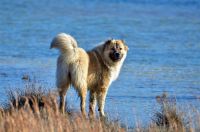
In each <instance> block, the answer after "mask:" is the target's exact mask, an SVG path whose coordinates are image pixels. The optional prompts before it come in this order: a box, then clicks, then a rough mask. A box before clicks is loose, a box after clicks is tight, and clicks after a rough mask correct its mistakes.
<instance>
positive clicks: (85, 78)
mask: <svg viewBox="0 0 200 132" xmlns="http://www.w3.org/2000/svg"><path fill="white" fill-rule="evenodd" d="M50 48H58V49H59V50H60V52H61V54H60V56H59V57H58V60H57V82H56V84H57V87H58V89H59V94H60V109H61V111H62V112H64V110H65V95H66V92H67V90H68V88H69V86H70V84H71V85H73V86H74V88H75V89H76V90H77V92H78V94H79V97H80V99H81V103H80V107H81V111H82V113H83V115H86V112H85V100H86V94H87V90H89V91H90V99H89V100H90V105H89V115H90V116H94V115H95V106H96V101H97V104H98V107H99V113H100V116H104V104H105V98H106V94H107V91H108V88H109V86H110V84H111V83H112V81H114V80H116V79H117V77H118V75H119V72H120V69H121V66H122V64H123V62H124V59H125V58H126V54H127V50H128V47H127V46H126V45H125V43H124V41H123V40H114V39H111V40H107V41H106V42H104V43H103V44H101V45H99V46H98V47H95V48H94V49H93V50H91V51H88V52H86V51H85V50H83V49H82V48H79V47H78V45H77V42H76V40H75V39H74V38H73V37H72V36H70V35H68V34H65V33H60V34H58V35H57V36H56V37H55V38H54V39H53V41H52V42H51V47H50Z"/></svg>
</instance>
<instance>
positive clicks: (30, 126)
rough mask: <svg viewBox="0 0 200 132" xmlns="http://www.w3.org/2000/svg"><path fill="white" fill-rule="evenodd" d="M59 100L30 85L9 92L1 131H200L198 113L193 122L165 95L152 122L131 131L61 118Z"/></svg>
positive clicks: (104, 123)
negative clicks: (23, 88) (23, 89)
mask: <svg viewBox="0 0 200 132" xmlns="http://www.w3.org/2000/svg"><path fill="white" fill-rule="evenodd" d="M57 96H58V95H57V94H56V93H54V92H46V91H45V90H42V88H36V86H35V85H29V87H28V88H26V89H25V91H22V90H20V91H19V90H18V91H15V92H10V93H9V103H8V104H7V105H4V106H3V108H1V109H0V131H1V132H4V131H6V132H13V131H20V132H21V131H22V132H27V131H28V132H31V131H34V132H46V131H48V132H63V131H66V132H71V131H81V132H82V131H87V132H93V131H95V132H102V131H106V132H107V131H112V132H115V131H120V132H121V131H136V132H174V131H175V132H187V131H191V132H192V131H198V130H199V124H200V123H199V122H200V115H199V114H198V112H197V111H196V113H197V114H196V118H194V119H193V120H194V121H193V122H192V120H189V118H187V117H188V116H187V115H186V113H183V112H181V111H180V109H179V108H178V107H177V106H176V100H175V98H169V97H168V96H167V95H166V94H163V95H161V96H157V98H156V99H157V102H158V104H159V105H160V110H159V111H157V112H156V113H155V114H154V116H153V118H152V122H151V123H150V124H149V125H146V126H143V127H142V126H136V127H134V128H132V129H127V128H125V127H122V126H121V125H120V124H119V122H114V121H109V120H102V119H99V118H96V119H88V118H87V119H86V118H84V117H82V116H81V114H80V113H78V112H76V113H75V112H74V113H69V112H65V113H64V114H62V113H61V112H60V111H59V107H58V100H57ZM194 122H195V123H194ZM191 123H193V124H192V125H191ZM133 125H134V124H133Z"/></svg>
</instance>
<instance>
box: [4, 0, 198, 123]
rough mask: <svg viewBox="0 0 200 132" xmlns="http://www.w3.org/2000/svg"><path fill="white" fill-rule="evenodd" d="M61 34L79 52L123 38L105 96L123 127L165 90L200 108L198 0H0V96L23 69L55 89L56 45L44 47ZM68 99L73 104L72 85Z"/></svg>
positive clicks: (145, 117)
mask: <svg viewBox="0 0 200 132" xmlns="http://www.w3.org/2000/svg"><path fill="white" fill-rule="evenodd" d="M60 32H66V33H70V34H71V35H73V36H74V37H75V38H76V39H77V40H78V43H79V46H80V47H82V48H84V49H86V50H89V49H92V48H93V47H94V46H96V45H97V44H98V43H99V42H102V41H104V40H106V39H108V38H119V39H124V40H125V41H126V42H127V44H128V46H129V49H130V50H129V52H128V55H127V59H126V61H125V63H124V66H123V68H122V70H121V74H120V76H119V78H118V79H117V81H115V82H114V83H113V84H112V85H111V87H110V89H109V92H108V96H107V100H106V106H105V110H106V112H107V113H108V115H110V116H111V118H113V119H115V118H119V119H120V121H121V122H123V123H125V124H128V125H130V126H131V125H134V124H135V122H136V121H138V120H140V121H141V122H148V121H150V119H151V117H152V114H153V111H154V110H155V109H156V101H155V96H157V95H160V94H162V93H163V92H164V91H165V92H168V94H169V95H174V96H176V98H177V101H178V103H179V104H181V105H182V104H192V105H195V106H196V107H197V108H198V109H199V108H200V103H199V100H198V99H197V98H199V95H200V1H198V0H171V1H170V2H169V1H167V0H157V1H154V0H125V1H123V0H111V1H110V0H95V1H92V2H91V1H89V0H86V1H82V0H76V1H72V0H71V1H63V0H61V1H56V0H44V1H40V0H34V1H29V0H20V1H19V0H13V1H7V0H1V1H0V84H1V85H0V97H1V99H0V100H1V102H2V101H4V100H5V99H6V94H5V93H6V90H8V89H12V88H20V87H22V86H23V85H24V81H23V80H22V79H21V78H22V76H23V75H24V74H28V75H30V76H31V77H33V78H35V79H36V80H37V81H38V82H40V83H41V84H42V85H43V86H44V87H46V88H50V89H55V68H56V58H57V56H58V51H56V50H50V49H49V45H50V42H51V40H52V38H53V37H54V36H55V35H56V34H57V33H60ZM68 101H69V105H70V106H69V107H71V108H72V109H78V108H79V100H78V98H77V95H76V93H75V92H74V90H70V91H69V93H68Z"/></svg>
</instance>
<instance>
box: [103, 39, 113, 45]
mask: <svg viewBox="0 0 200 132" xmlns="http://www.w3.org/2000/svg"><path fill="white" fill-rule="evenodd" d="M112 40H113V39H112V38H111V39H108V40H106V41H105V45H107V44H110V43H111V42H112Z"/></svg>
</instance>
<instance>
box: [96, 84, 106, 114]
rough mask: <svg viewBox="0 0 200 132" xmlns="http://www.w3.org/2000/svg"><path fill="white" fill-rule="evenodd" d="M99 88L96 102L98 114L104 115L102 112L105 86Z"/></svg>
mask: <svg viewBox="0 0 200 132" xmlns="http://www.w3.org/2000/svg"><path fill="white" fill-rule="evenodd" d="M100 89H101V90H100V91H99V92H98V93H97V103H98V107H99V109H98V110H99V115H100V116H101V117H105V114H104V105H105V100H106V95H107V89H108V88H107V87H102V88H100Z"/></svg>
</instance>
